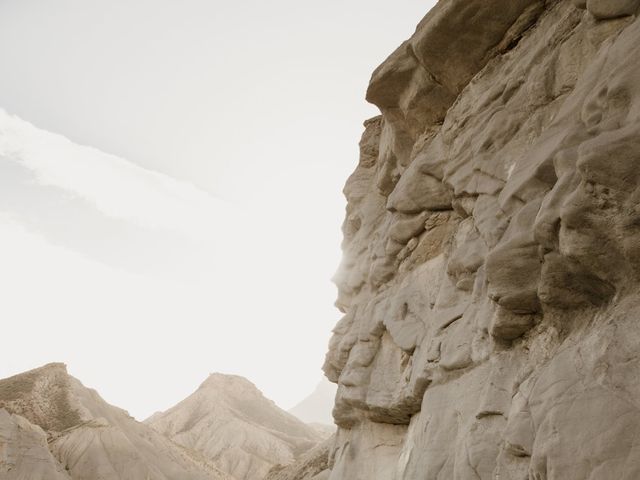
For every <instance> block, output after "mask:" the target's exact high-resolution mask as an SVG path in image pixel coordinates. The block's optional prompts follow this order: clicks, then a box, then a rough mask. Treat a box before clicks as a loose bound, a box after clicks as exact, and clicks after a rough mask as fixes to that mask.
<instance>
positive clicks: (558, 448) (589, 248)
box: [324, 0, 640, 480]
mask: <svg viewBox="0 0 640 480" xmlns="http://www.w3.org/2000/svg"><path fill="white" fill-rule="evenodd" d="M639 6H640V1H639V0H587V1H580V0H574V1H570V0H556V1H542V0H440V2H439V3H438V4H437V5H436V7H434V9H433V10H432V11H431V12H429V14H428V15H427V16H426V17H425V18H424V19H423V20H422V22H420V24H419V25H418V28H417V30H416V32H415V34H414V35H413V36H412V37H411V38H410V39H409V40H408V41H407V42H405V43H404V44H403V45H401V47H400V48H398V49H397V50H396V51H395V52H394V53H393V54H392V55H391V56H390V57H389V58H388V59H387V60H386V61H385V62H384V63H383V64H382V65H381V66H380V67H379V68H378V69H377V70H376V71H375V72H374V74H373V77H372V80H371V84H370V86H369V90H368V92H367V99H368V100H369V101H370V102H372V103H374V104H376V105H377V106H378V107H379V108H380V111H381V116H379V117H376V118H373V119H370V120H368V121H367V122H365V131H364V134H363V136H362V140H361V143H360V147H361V156H360V161H359V164H358V166H357V168H356V170H355V172H354V173H353V174H352V176H351V177H350V178H349V180H348V181H347V184H346V186H345V190H344V192H345V195H346V197H347V200H348V205H347V213H346V219H345V222H344V226H343V231H344V243H343V250H344V259H343V262H342V265H341V267H340V269H339V271H338V274H337V275H336V283H337V285H338V288H339V298H338V301H337V306H338V308H340V310H342V311H343V312H344V317H343V319H342V320H341V321H340V322H339V323H338V325H337V326H336V327H335V329H334V335H333V338H332V340H331V343H330V349H329V353H328V354H327V359H326V363H325V367H324V369H325V372H326V375H327V377H328V378H329V379H330V380H331V381H333V382H336V383H338V394H337V397H336V405H335V408H334V418H335V421H336V423H337V424H338V426H339V430H338V433H337V440H336V443H335V445H334V448H333V450H332V452H331V454H330V464H331V465H332V474H331V480H343V479H344V480H346V479H348V480H359V479H362V480H365V479H366V480H376V479H380V480H383V479H384V480H389V479H397V480H413V479H425V480H431V479H442V480H451V479H460V480H462V479H465V480H466V479H473V480H477V479H480V480H485V479H500V480H505V479H518V480H520V479H530V480H543V479H545V480H551V479H556V480H584V479H591V480H596V479H597V480H602V479H605V480H606V479H612V480H613V479H615V480H618V479H627V480H632V479H638V478H640V325H639V324H638V321H639V320H640V319H638V311H639V304H640V296H639V295H638V293H637V289H638V280H639V279H640V188H638V187H639V186H640V53H639V51H638V46H640V21H638V20H637V17H636V13H637V12H638V8H639Z"/></svg>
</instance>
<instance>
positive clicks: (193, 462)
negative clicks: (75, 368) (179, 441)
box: [0, 363, 231, 480]
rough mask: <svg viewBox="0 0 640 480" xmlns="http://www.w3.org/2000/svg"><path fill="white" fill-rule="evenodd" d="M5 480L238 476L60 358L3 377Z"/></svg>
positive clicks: (0, 466)
mask: <svg viewBox="0 0 640 480" xmlns="http://www.w3.org/2000/svg"><path fill="white" fill-rule="evenodd" d="M0 446H1V447H2V448H0V478H2V479H3V480H27V479H28V480H63V479H64V480H96V479H100V480H231V477H229V476H228V475H226V474H224V473H222V472H221V471H219V470H217V469H216V468H215V467H214V466H212V465H211V464H209V463H207V462H206V461H204V460H202V459H201V458H199V457H198V456H197V455H196V454H193V453H191V452H188V451H187V450H186V449H184V448H182V447H180V446H178V445H176V444H175V443H174V442H172V441H171V440H169V439H167V438H166V437H164V436H163V435H161V434H159V433H157V432H156V431H154V430H153V429H152V428H150V427H148V426H146V425H144V424H142V423H140V422H137V421H136V420H135V419H133V418H132V417H130V416H129V415H128V414H127V412H126V411H124V410H121V409H119V408H116V407H113V406H111V405H109V404H108V403H106V402H105V401H104V400H103V399H102V398H100V396H99V395H98V393H97V392H95V391H94V390H91V389H88V388H86V387H84V386H83V385H82V384H81V383H80V382H79V381H78V380H76V379H75V378H73V377H72V376H70V375H69V374H68V373H67V370H66V367H65V366H64V365H63V364H59V363H54V364H49V365H46V366H44V367H41V368H38V369H35V370H31V371H29V372H25V373H22V374H20V375H16V376H13V377H10V378H7V379H4V380H0Z"/></svg>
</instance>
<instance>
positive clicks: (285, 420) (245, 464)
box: [146, 373, 323, 480]
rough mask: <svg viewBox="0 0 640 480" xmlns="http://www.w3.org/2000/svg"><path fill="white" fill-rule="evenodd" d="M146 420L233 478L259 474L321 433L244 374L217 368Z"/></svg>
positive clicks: (291, 457)
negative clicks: (186, 394)
mask: <svg viewBox="0 0 640 480" xmlns="http://www.w3.org/2000/svg"><path fill="white" fill-rule="evenodd" d="M146 423H147V424H148V425H150V426H152V427H153V428H155V429H156V430H157V431H158V432H160V433H162V434H164V435H166V436H167V437H168V438H171V439H172V440H173V441H175V442H176V443H179V444H181V445H183V446H184V447H186V448H189V449H191V450H194V451H197V452H199V453H200V454H201V455H202V456H203V457H204V458H206V459H207V460H210V461H211V462H213V463H214V464H215V465H216V466H217V467H218V468H220V469H221V470H223V471H225V472H227V473H230V474H232V475H233V476H234V477H235V478H237V479H238V480H260V479H262V478H263V477H264V476H265V475H266V474H267V473H268V472H269V470H270V469H271V468H272V467H273V466H275V465H279V464H280V465H287V464H291V463H293V462H294V461H295V459H296V458H297V457H299V456H300V455H301V454H302V453H304V452H306V451H308V450H310V449H311V448H313V447H314V446H316V445H317V444H318V443H319V442H320V441H321V440H322V439H323V435H321V434H320V433H318V432H317V431H316V430H315V429H314V428H312V427H311V426H309V425H306V424H305V423H303V422H302V421H300V420H298V419H297V418H295V417H294V416H293V415H291V414H289V413H287V412H285V411H284V410H281V409H280V408H279V407H278V406H277V405H276V404H275V403H274V402H273V401H271V400H269V399H267V398H265V397H264V395H263V394H262V393H261V392H260V390H258V389H257V388H256V386H255V385H253V384H252V383H251V382H249V381H248V380H246V379H245V378H243V377H238V376H234V375H223V374H218V373H216V374H212V375H210V376H209V378H207V379H206V380H205V381H204V382H203V383H202V385H200V387H199V388H198V389H197V390H196V391H195V392H194V393H193V394H192V395H190V396H189V397H187V398H186V399H185V400H183V401H182V402H180V403H178V404H177V405H176V406H174V407H173V408H171V409H169V410H167V411H166V412H163V413H156V414H154V415H153V416H152V417H150V418H149V419H148V420H146Z"/></svg>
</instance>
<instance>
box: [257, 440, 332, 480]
mask: <svg viewBox="0 0 640 480" xmlns="http://www.w3.org/2000/svg"><path fill="white" fill-rule="evenodd" d="M334 443H335V437H334V436H332V437H330V438H328V439H327V440H325V441H323V442H322V443H321V444H319V445H317V446H316V447H314V448H312V449H311V450H309V451H308V452H305V453H304V454H303V455H302V456H301V457H300V458H298V459H297V460H296V461H295V462H294V463H292V464H290V465H276V466H274V467H272V468H271V470H270V471H269V473H268V474H267V476H266V477H264V480H326V479H328V478H329V475H330V473H331V471H330V470H329V451H330V449H331V447H332V445H333V444H334Z"/></svg>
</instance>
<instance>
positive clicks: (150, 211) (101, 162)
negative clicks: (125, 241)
mask: <svg viewBox="0 0 640 480" xmlns="http://www.w3.org/2000/svg"><path fill="white" fill-rule="evenodd" d="M0 156H2V157H4V158H5V159H6V160H9V161H12V162H16V163H19V164H21V165H22V166H24V167H26V168H28V169H29V170H31V171H32V172H33V173H34V176H35V178H36V181H37V182H38V183H39V184H41V185H46V186H54V187H58V188H61V189H64V190H66V191H67V192H69V193H70V194H73V195H77V196H79V197H81V198H82V199H84V200H87V201H89V202H91V203H92V204H94V205H95V207H96V208H97V209H98V210H100V211H101V212H102V213H103V214H105V215H108V216H110V217H114V218H119V219H125V220H128V221H131V222H135V223H136V224H138V225H140V226H144V227H147V228H154V229H169V230H174V231H178V232H181V233H183V234H187V235H189V236H202V235H206V236H209V235H211V234H214V233H215V232H213V231H212V224H211V222H212V220H213V219H217V220H216V221H217V222H218V224H220V223H219V222H220V221H221V220H222V221H224V220H225V219H226V220H228V219H230V218H231V216H232V210H233V208H232V206H231V205H229V204H226V203H225V202H223V201H221V200H219V199H216V198H214V197H213V196H211V195H209V194H208V193H206V192H204V191H202V190H199V189H198V188H196V187H194V186H193V185H191V184H188V183H185V182H180V181H178V180H176V179H174V178H172V177H169V176H167V175H164V174H161V173H158V172H153V171H150V170H147V169H144V168H142V167H140V166H138V165H135V164H133V163H132V162H130V161H127V160H125V159H123V158H120V157H117V156H115V155H110V154H107V153H104V152H102V151H100V150H97V149H95V148H92V147H87V146H80V145H77V144H75V143H73V142H71V141H70V140H69V139H67V138H66V137H64V136H62V135H58V134H54V133H50V132H47V131H44V130H41V129H38V128H36V127H35V126H33V125H32V124H30V123H29V122H26V121H24V120H22V119H20V118H18V117H16V116H14V115H10V114H8V113H7V112H6V111H4V110H2V109H0ZM214 230H215V229H214Z"/></svg>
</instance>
